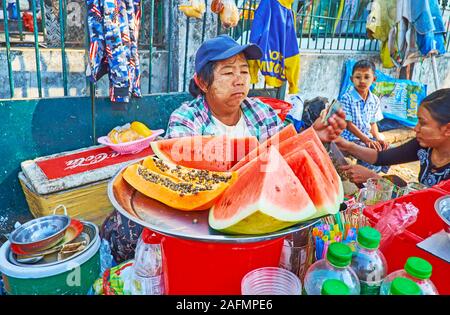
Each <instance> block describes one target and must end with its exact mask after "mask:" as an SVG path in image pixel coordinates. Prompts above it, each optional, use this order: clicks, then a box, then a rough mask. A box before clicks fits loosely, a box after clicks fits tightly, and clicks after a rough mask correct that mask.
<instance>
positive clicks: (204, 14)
mask: <svg viewBox="0 0 450 315" xmlns="http://www.w3.org/2000/svg"><path fill="white" fill-rule="evenodd" d="M207 13H208V0H205V13H203V27H202V43H203V42H204V41H205V33H206V19H207Z"/></svg>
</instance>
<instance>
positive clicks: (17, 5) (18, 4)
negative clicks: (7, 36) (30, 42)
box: [16, 0, 23, 41]
mask: <svg viewBox="0 0 450 315" xmlns="http://www.w3.org/2000/svg"><path fill="white" fill-rule="evenodd" d="M16 7H17V13H18V15H19V18H18V19H17V26H18V27H19V36H20V40H21V41H23V25H22V16H21V15H20V0H16Z"/></svg>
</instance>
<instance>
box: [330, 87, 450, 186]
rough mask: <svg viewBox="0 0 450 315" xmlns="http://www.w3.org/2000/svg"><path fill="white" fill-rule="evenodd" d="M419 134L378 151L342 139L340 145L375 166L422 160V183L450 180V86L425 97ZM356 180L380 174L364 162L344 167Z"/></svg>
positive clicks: (350, 176)
mask: <svg viewBox="0 0 450 315" xmlns="http://www.w3.org/2000/svg"><path fill="white" fill-rule="evenodd" d="M417 117H418V123H417V125H416V127H415V128H414V131H415V132H416V137H415V138H414V139H412V140H410V141H409V142H407V143H404V144H403V145H400V146H398V147H395V148H391V149H388V150H385V151H381V152H378V151H376V150H373V149H369V148H365V147H362V146H359V145H357V144H355V143H352V142H348V141H346V140H344V139H342V138H338V139H337V140H336V141H335V142H336V144H337V145H338V147H339V148H340V149H341V150H342V151H345V152H347V153H349V154H351V155H353V156H354V157H356V158H358V159H361V160H364V161H366V162H368V163H371V164H374V165H394V164H401V163H408V162H413V161H420V172H419V182H420V183H422V184H424V185H426V186H429V187H431V186H433V185H436V184H438V183H439V182H440V181H443V180H447V179H450V89H440V90H437V91H435V92H433V93H431V94H430V95H428V96H427V97H425V98H424V99H423V101H422V103H421V104H420V107H419V110H418V112H417ZM341 169H342V170H343V171H345V172H346V173H347V175H348V177H349V179H350V180H351V181H353V182H354V183H357V184H358V183H364V182H366V181H367V179H369V178H371V177H380V176H379V175H378V174H376V173H375V172H372V171H371V170H369V169H367V168H365V167H363V166H361V165H347V166H344V167H342V168H341Z"/></svg>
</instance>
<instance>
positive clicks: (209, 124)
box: [166, 35, 346, 142]
mask: <svg viewBox="0 0 450 315" xmlns="http://www.w3.org/2000/svg"><path fill="white" fill-rule="evenodd" d="M261 57H262V51H261V49H260V48H259V46H257V45H255V44H248V45H239V44H238V43H237V42H236V41H235V40H234V39H232V38H231V37H229V36H227V35H220V36H218V37H215V38H212V39H209V40H207V41H205V42H204V43H203V44H202V45H201V46H200V48H199V49H198V50H197V54H196V57H195V74H194V77H193V79H192V80H191V82H190V85H189V92H190V93H191V94H192V96H194V97H195V99H194V100H193V101H191V102H190V103H188V104H183V105H182V106H180V107H179V108H178V109H176V110H175V111H174V112H173V113H172V115H171V116H170V119H169V124H168V127H167V131H166V137H168V138H174V137H183V136H193V135H223V134H226V135H229V136H233V137H244V136H255V137H256V138H258V140H259V141H264V140H265V139H266V138H268V137H270V136H272V135H273V134H275V133H276V132H278V131H279V130H280V129H281V128H283V127H284V124H283V122H282V121H281V120H280V118H279V117H278V115H277V114H276V112H275V111H274V110H273V109H272V108H271V107H270V106H269V105H266V104H264V103H263V102H261V101H260V100H258V99H252V98H249V97H247V95H248V92H249V90H250V73H249V67H248V63H247V60H249V59H260V58H261ZM345 127H346V122H345V114H344V112H343V111H342V110H340V111H339V112H338V113H337V114H334V115H332V116H331V117H330V118H329V119H328V125H325V124H324V123H322V121H321V118H319V119H317V120H316V122H315V123H314V125H313V128H314V129H315V130H316V132H317V134H318V135H319V137H320V139H321V140H322V141H323V142H329V141H332V140H334V139H335V138H337V137H338V136H339V135H340V134H341V132H342V130H344V129H345Z"/></svg>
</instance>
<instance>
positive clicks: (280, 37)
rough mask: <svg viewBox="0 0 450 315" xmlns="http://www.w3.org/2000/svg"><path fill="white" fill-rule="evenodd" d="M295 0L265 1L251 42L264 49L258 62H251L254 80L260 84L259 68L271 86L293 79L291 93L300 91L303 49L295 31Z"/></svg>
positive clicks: (257, 13)
mask: <svg viewBox="0 0 450 315" xmlns="http://www.w3.org/2000/svg"><path fill="white" fill-rule="evenodd" d="M292 2H293V0H262V1H261V2H260V4H259V6H258V8H257V9H256V12H255V18H254V20H253V25H252V29H251V33H250V42H251V43H254V44H257V45H258V46H259V47H261V49H262V51H263V57H262V58H261V59H260V60H258V61H252V60H250V61H249V66H250V75H251V83H252V84H256V83H258V70H260V71H261V73H262V75H263V76H264V78H265V82H266V83H267V85H269V86H273V87H280V86H281V85H282V84H283V83H284V82H285V81H286V80H287V81H288V82H289V94H297V93H298V90H299V89H298V78H299V75H300V51H299V48H298V42H297V36H296V34H295V23H294V15H293V13H292V9H291V6H292Z"/></svg>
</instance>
